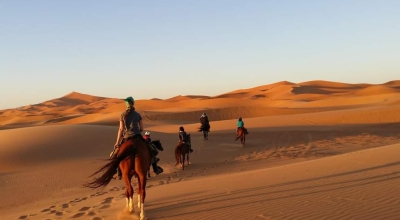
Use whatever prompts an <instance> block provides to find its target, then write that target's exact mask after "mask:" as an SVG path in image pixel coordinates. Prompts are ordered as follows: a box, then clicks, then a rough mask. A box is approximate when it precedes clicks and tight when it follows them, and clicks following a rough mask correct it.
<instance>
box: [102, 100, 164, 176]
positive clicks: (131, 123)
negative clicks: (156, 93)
mask: <svg viewBox="0 0 400 220" xmlns="http://www.w3.org/2000/svg"><path fill="white" fill-rule="evenodd" d="M124 101H125V104H126V110H125V111H124V112H122V113H121V116H120V119H119V121H120V123H119V129H118V136H117V140H116V142H115V144H114V151H113V152H112V155H110V156H111V157H116V156H117V155H118V150H119V147H120V146H121V144H122V143H124V142H125V141H127V140H130V139H134V138H139V139H141V140H143V141H145V140H144V139H143V136H142V134H141V132H142V131H143V122H142V116H141V115H140V113H138V112H136V111H135V107H134V104H135V100H134V99H133V98H132V97H128V98H126V99H124ZM147 146H148V147H149V151H150V154H151V156H153V155H154V153H153V151H154V150H155V148H154V147H153V146H152V145H149V144H148V145H147ZM154 172H155V173H157V172H158V170H154ZM117 174H118V178H119V179H121V177H122V173H121V170H120V169H119V167H118V169H117Z"/></svg>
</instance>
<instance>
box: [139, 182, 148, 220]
mask: <svg viewBox="0 0 400 220" xmlns="http://www.w3.org/2000/svg"><path fill="white" fill-rule="evenodd" d="M139 188H140V220H144V219H145V218H146V214H145V213H144V200H145V198H146V178H145V176H142V175H139Z"/></svg>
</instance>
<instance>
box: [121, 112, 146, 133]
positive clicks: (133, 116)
mask: <svg viewBox="0 0 400 220" xmlns="http://www.w3.org/2000/svg"><path fill="white" fill-rule="evenodd" d="M140 120H142V116H141V115H140V114H139V113H138V112H136V111H135V110H132V111H124V112H122V114H121V121H123V122H124V126H125V133H124V138H128V137H132V136H134V135H136V134H140V133H141V132H140V128H139V121H140Z"/></svg>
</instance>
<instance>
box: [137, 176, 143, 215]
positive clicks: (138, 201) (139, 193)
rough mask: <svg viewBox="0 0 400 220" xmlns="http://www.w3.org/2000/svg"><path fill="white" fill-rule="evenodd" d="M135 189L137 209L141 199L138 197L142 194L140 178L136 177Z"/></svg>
mask: <svg viewBox="0 0 400 220" xmlns="http://www.w3.org/2000/svg"><path fill="white" fill-rule="evenodd" d="M136 180H137V186H138V187H137V188H136V190H137V192H136V193H137V206H138V208H140V204H141V201H142V200H141V198H140V195H141V194H142V192H141V191H140V178H139V176H137V179H136Z"/></svg>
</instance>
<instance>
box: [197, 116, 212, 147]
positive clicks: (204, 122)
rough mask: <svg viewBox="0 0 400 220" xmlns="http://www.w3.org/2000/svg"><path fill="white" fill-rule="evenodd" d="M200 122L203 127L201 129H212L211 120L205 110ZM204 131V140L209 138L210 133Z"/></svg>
mask: <svg viewBox="0 0 400 220" xmlns="http://www.w3.org/2000/svg"><path fill="white" fill-rule="evenodd" d="M200 123H201V127H200V130H199V131H207V132H209V131H210V121H208V116H207V115H206V113H205V112H203V114H202V115H201V117H200ZM203 133H204V140H206V139H208V135H207V134H206V133H205V132H203Z"/></svg>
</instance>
